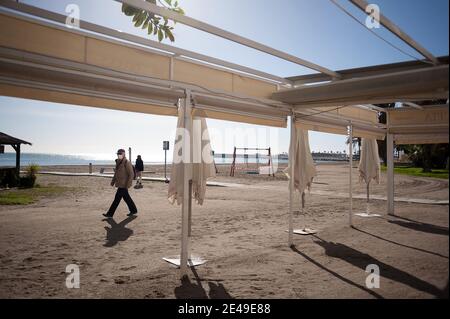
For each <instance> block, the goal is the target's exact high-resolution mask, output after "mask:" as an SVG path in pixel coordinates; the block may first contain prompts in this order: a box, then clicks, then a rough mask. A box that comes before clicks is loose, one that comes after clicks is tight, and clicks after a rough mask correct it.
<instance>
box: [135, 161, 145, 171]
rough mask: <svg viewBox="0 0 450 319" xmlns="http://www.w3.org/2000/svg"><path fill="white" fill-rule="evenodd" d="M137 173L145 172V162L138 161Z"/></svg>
mask: <svg viewBox="0 0 450 319" xmlns="http://www.w3.org/2000/svg"><path fill="white" fill-rule="evenodd" d="M135 168H136V171H138V172H143V171H144V162H143V161H142V160H141V159H139V158H138V159H136V166H135Z"/></svg>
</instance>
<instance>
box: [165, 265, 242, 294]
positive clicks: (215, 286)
mask: <svg viewBox="0 0 450 319" xmlns="http://www.w3.org/2000/svg"><path fill="white" fill-rule="evenodd" d="M191 270H192V273H193V274H194V277H195V282H191V280H190V279H189V277H188V276H186V277H184V278H183V279H181V286H178V287H176V288H175V291H174V293H175V298H177V299H233V297H231V295H230V294H229V293H228V292H227V290H226V289H225V287H224V286H223V285H222V284H221V283H217V282H212V281H208V282H207V283H208V286H209V294H207V293H206V290H205V289H204V288H203V286H202V281H204V280H202V279H200V277H199V276H198V273H197V271H196V270H195V267H191Z"/></svg>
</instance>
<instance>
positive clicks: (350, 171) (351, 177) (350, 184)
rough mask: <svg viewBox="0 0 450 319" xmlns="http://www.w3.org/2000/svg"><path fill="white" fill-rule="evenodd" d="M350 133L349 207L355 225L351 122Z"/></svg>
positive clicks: (351, 219)
mask: <svg viewBox="0 0 450 319" xmlns="http://www.w3.org/2000/svg"><path fill="white" fill-rule="evenodd" d="M348 133H349V134H348V135H349V145H348V148H349V163H350V165H349V174H348V175H349V199H350V207H349V224H350V227H351V226H353V171H352V170H353V124H352V122H350V125H349V127H348Z"/></svg>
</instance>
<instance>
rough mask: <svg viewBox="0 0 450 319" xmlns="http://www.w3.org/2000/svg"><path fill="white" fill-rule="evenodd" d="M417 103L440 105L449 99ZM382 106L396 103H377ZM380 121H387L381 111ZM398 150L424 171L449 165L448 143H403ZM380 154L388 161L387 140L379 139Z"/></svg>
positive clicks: (418, 103) (384, 122)
mask: <svg viewBox="0 0 450 319" xmlns="http://www.w3.org/2000/svg"><path fill="white" fill-rule="evenodd" d="M415 103H416V104H417V105H421V106H427V105H440V104H446V103H447V100H444V99H438V100H426V101H416V102H415ZM376 106H378V107H381V108H394V107H395V103H391V104H376ZM379 122H380V123H382V124H386V123H387V118H386V114H385V113H383V112H380V115H379ZM396 149H397V150H402V151H404V152H405V154H406V155H408V157H409V159H410V160H411V162H412V163H413V165H414V166H416V167H421V168H422V169H423V171H424V172H431V170H432V169H433V168H435V169H437V168H445V167H446V166H447V165H448V144H427V145H401V146H397V147H396ZM378 150H379V155H380V157H381V158H382V159H383V161H384V163H387V145H386V141H378Z"/></svg>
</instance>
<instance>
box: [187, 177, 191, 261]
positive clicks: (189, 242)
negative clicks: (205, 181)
mask: <svg viewBox="0 0 450 319" xmlns="http://www.w3.org/2000/svg"><path fill="white" fill-rule="evenodd" d="M188 216H189V218H188V244H187V251H188V261H189V260H190V259H191V236H192V180H190V181H189V208H188Z"/></svg>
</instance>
